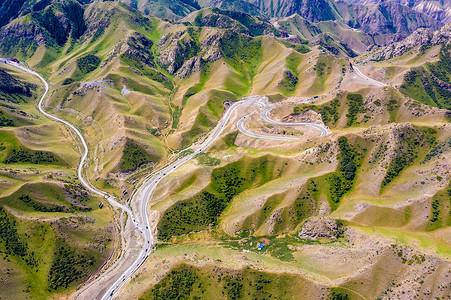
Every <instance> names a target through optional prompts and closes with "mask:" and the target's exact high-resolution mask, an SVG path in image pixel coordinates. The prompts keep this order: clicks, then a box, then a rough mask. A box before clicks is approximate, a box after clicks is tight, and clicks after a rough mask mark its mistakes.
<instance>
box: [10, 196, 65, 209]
mask: <svg viewBox="0 0 451 300" xmlns="http://www.w3.org/2000/svg"><path fill="white" fill-rule="evenodd" d="M18 199H19V200H20V201H22V202H24V203H25V204H26V205H27V206H30V207H31V208H33V209H34V210H35V211H42V212H63V211H67V210H68V208H66V207H63V206H59V205H54V204H43V203H40V202H38V201H34V200H33V199H31V197H30V196H29V195H21V196H19V198H18Z"/></svg>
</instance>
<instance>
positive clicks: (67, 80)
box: [62, 77, 75, 85]
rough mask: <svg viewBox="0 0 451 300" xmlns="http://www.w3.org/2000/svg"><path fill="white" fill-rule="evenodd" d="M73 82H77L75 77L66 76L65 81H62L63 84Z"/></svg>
mask: <svg viewBox="0 0 451 300" xmlns="http://www.w3.org/2000/svg"><path fill="white" fill-rule="evenodd" d="M73 82H75V79H73V78H70V77H69V78H65V79H64V80H63V83H62V85H69V84H71V83H73Z"/></svg>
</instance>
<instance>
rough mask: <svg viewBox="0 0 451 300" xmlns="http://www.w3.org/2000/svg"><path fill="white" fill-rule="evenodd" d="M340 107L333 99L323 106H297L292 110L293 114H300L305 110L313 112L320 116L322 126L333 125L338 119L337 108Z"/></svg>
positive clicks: (338, 102)
mask: <svg viewBox="0 0 451 300" xmlns="http://www.w3.org/2000/svg"><path fill="white" fill-rule="evenodd" d="M340 106H341V104H340V101H339V100H338V99H334V100H332V101H330V102H328V103H326V104H323V105H318V106H317V105H298V106H295V107H294V108H293V114H300V113H302V112H304V111H306V110H309V109H311V110H313V111H315V112H317V113H319V114H321V118H322V120H323V122H324V124H328V125H333V124H335V123H337V121H338V119H339V118H340V114H339V111H338V109H339V107H340Z"/></svg>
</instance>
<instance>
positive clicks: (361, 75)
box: [352, 65, 387, 87]
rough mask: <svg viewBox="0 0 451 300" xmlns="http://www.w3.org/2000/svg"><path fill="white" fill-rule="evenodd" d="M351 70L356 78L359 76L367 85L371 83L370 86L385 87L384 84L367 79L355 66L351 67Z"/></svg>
mask: <svg viewBox="0 0 451 300" xmlns="http://www.w3.org/2000/svg"><path fill="white" fill-rule="evenodd" d="M352 69H353V70H354V71H355V72H356V73H357V75H358V76H360V77H361V78H363V79H365V80H366V81H368V83H371V84H372V85H375V86H378V87H384V86H387V85H386V84H385V83H382V82H380V81H377V80H375V79H372V78H369V77H368V76H366V75H365V74H363V73H362V72H361V71H360V69H359V68H358V67H357V66H355V65H352Z"/></svg>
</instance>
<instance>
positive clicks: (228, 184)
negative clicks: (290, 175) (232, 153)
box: [158, 156, 282, 240]
mask: <svg viewBox="0 0 451 300" xmlns="http://www.w3.org/2000/svg"><path fill="white" fill-rule="evenodd" d="M274 168H275V166H274V159H273V158H272V157H270V156H263V157H259V158H255V159H249V158H243V159H241V160H239V161H236V162H233V163H231V164H228V165H226V166H224V167H220V168H216V169H214V170H213V171H212V174H211V183H210V185H208V186H207V187H206V189H204V190H203V191H202V192H200V193H199V194H197V195H196V196H194V197H192V198H190V199H187V200H183V201H180V202H177V203H176V204H174V205H172V206H171V207H170V208H168V209H167V210H166V211H165V213H164V215H163V217H162V218H161V221H160V223H159V224H158V236H159V238H161V239H162V240H168V239H169V238H170V237H172V236H176V235H181V234H186V233H189V232H192V231H200V230H203V229H206V228H207V227H208V225H210V224H212V225H215V223H216V221H217V219H218V217H219V216H220V214H221V213H222V212H223V211H224V209H225V208H226V207H227V205H228V204H229V203H230V201H231V200H232V199H233V197H235V196H236V195H238V194H240V193H241V192H243V191H244V190H246V189H249V188H251V187H258V186H260V185H262V184H264V183H266V182H268V181H270V180H271V179H272V178H274V177H277V176H280V174H281V172H282V169H279V170H278V172H277V175H275V174H274Z"/></svg>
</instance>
